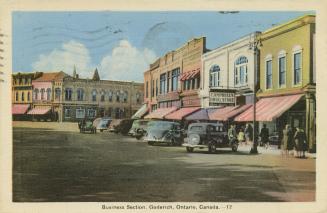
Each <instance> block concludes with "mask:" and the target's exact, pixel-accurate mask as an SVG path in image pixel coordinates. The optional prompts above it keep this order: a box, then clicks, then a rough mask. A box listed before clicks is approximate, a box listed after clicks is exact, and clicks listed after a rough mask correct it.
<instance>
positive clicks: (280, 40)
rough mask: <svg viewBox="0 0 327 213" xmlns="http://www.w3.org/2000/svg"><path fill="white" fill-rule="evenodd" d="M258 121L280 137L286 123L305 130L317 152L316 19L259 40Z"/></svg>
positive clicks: (284, 26)
mask: <svg viewBox="0 0 327 213" xmlns="http://www.w3.org/2000/svg"><path fill="white" fill-rule="evenodd" d="M258 44H259V45H258V48H259V50H260V66H259V80H260V89H259V91H258V93H257V96H258V98H259V101H258V103H257V121H260V123H261V124H263V123H266V125H268V126H269V127H270V130H271V131H276V132H278V133H279V134H280V135H281V134H282V129H283V128H284V127H285V125H286V124H290V125H291V127H293V128H295V127H300V128H303V129H304V130H305V132H306V136H307V140H308V142H309V151H314V150H315V143H316V142H315V105H316V104H315V103H316V98H315V85H316V80H315V64H314V63H315V59H314V58H315V52H314V51H315V47H314V44H315V16H314V15H305V16H302V17H299V18H297V19H294V20H291V21H289V22H287V23H285V24H282V25H279V26H276V27H273V28H271V29H269V30H266V31H265V32H262V34H261V35H260V37H259V42H258Z"/></svg>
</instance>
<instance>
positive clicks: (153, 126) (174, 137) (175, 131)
mask: <svg viewBox="0 0 327 213" xmlns="http://www.w3.org/2000/svg"><path fill="white" fill-rule="evenodd" d="M146 131H147V132H146V135H145V137H144V140H145V141H147V142H148V144H149V145H153V144H154V143H166V144H169V145H172V146H175V145H181V144H182V142H183V140H184V138H183V130H182V129H181V126H180V124H179V123H177V122H170V121H151V122H149V123H148V127H147V130H146Z"/></svg>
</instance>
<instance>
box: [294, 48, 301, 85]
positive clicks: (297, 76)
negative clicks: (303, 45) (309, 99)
mask: <svg viewBox="0 0 327 213" xmlns="http://www.w3.org/2000/svg"><path fill="white" fill-rule="evenodd" d="M293 57H294V73H293V75H294V85H297V84H300V83H301V71H302V66H301V63H302V53H301V52H298V53H295V54H294V55H293Z"/></svg>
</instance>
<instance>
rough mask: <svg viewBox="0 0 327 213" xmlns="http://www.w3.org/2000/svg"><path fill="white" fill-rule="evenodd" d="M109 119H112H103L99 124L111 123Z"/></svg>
mask: <svg viewBox="0 0 327 213" xmlns="http://www.w3.org/2000/svg"><path fill="white" fill-rule="evenodd" d="M109 121H110V120H107V119H106V120H101V121H100V124H99V125H100V126H106V125H107V124H108V123H109Z"/></svg>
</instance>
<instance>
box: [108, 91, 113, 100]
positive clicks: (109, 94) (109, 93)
mask: <svg viewBox="0 0 327 213" xmlns="http://www.w3.org/2000/svg"><path fill="white" fill-rule="evenodd" d="M108 96H109V101H110V102H112V91H109V92H108Z"/></svg>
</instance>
